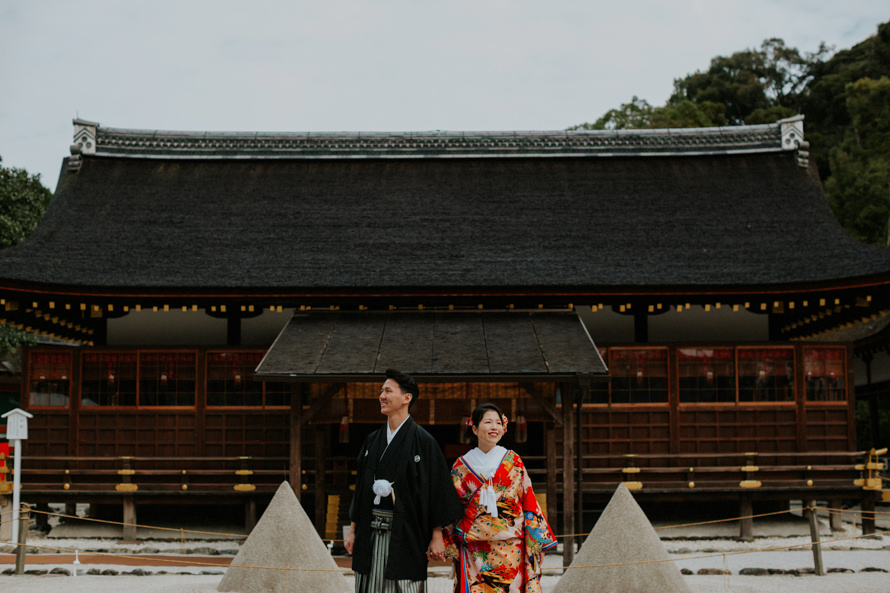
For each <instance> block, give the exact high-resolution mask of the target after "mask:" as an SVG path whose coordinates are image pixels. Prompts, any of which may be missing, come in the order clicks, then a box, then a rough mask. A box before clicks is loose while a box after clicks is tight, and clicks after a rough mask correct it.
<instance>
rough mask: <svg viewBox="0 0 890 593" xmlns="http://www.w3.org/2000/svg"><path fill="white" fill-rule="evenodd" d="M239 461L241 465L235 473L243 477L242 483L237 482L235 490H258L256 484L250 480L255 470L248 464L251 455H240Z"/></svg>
mask: <svg viewBox="0 0 890 593" xmlns="http://www.w3.org/2000/svg"><path fill="white" fill-rule="evenodd" d="M238 461H239V462H240V467H239V468H238V469H236V470H235V475H236V476H240V477H241V483H240V484H235V486H233V488H234V490H235V491H236V492H252V491H254V490H256V486H254V485H253V484H251V483H250V482H249V479H250V476H252V475H253V470H252V469H250V468H249V467H248V466H247V463H248V462H249V461H250V457H246V456H245V457H239V458H238Z"/></svg>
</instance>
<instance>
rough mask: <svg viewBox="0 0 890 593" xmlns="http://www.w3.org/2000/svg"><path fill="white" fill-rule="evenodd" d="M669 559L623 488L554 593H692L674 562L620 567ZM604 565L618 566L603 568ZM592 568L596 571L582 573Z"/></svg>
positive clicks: (638, 506) (623, 487)
mask: <svg viewBox="0 0 890 593" xmlns="http://www.w3.org/2000/svg"><path fill="white" fill-rule="evenodd" d="M667 558H668V553H667V551H666V550H665V549H664V545H663V544H662V543H661V540H660V539H659V538H658V534H656V533H655V529H653V528H652V524H651V523H649V519H647V518H646V515H645V513H643V509H641V508H640V505H638V504H637V501H636V500H634V497H633V495H631V493H630V492H629V491H628V489H627V487H626V486H625V485H624V484H620V485H619V486H618V488H617V489H616V490H615V493H614V494H613V495H612V500H610V501H609V504H608V505H607V506H606V509H605V510H604V511H603V514H602V515H601V516H600V518H599V520H598V521H597V522H596V525H594V527H593V531H591V532H590V535H588V536H587V539H586V540H584V544H583V545H582V546H581V549H580V550H578V555H577V556H575V561H574V562H572V565H571V566H570V567H569V568H568V569H566V571H565V573H564V574H563V575H562V577H560V579H559V582H558V583H557V584H556V587H554V589H553V593H580V592H581V591H585V592H586V591H610V592H612V593H652V592H653V591H665V592H668V591H669V592H671V593H691V590H690V589H689V586H688V585H687V584H686V581H685V580H684V579H683V575H681V574H680V569H678V568H677V566H676V565H675V564H674V563H673V562H656V563H652V564H624V565H621V563H627V562H644V561H647V560H650V561H651V560H666V559H667ZM604 564H606V565H608V564H618V566H600V565H604ZM594 565H596V568H580V567H582V566H594Z"/></svg>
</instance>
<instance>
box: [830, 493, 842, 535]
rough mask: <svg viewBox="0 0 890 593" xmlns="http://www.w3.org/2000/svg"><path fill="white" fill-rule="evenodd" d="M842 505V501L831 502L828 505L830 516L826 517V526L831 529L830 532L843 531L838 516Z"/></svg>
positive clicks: (840, 517)
mask: <svg viewBox="0 0 890 593" xmlns="http://www.w3.org/2000/svg"><path fill="white" fill-rule="evenodd" d="M843 504H844V502H843V501H842V500H832V501H831V502H830V503H829V506H830V507H831V514H830V515H829V516H828V517H829V519H828V524H829V526H830V527H831V531H832V532H836V531H843V529H844V524H843V517H842V516H841V514H840V510H841V506H842V505H843Z"/></svg>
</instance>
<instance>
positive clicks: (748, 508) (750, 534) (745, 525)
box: [739, 494, 754, 542]
mask: <svg viewBox="0 0 890 593" xmlns="http://www.w3.org/2000/svg"><path fill="white" fill-rule="evenodd" d="M753 514H754V503H753V502H752V500H751V495H750V494H742V497H741V499H740V500H739V517H741V518H740V519H739V539H740V540H742V541H743V542H753V541H754V518H753V517H752V516H751V515H753Z"/></svg>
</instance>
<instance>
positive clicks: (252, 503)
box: [244, 496, 256, 535]
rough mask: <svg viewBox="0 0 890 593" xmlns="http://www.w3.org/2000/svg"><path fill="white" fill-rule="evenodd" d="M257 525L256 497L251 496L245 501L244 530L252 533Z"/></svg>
mask: <svg viewBox="0 0 890 593" xmlns="http://www.w3.org/2000/svg"><path fill="white" fill-rule="evenodd" d="M254 527H256V498H254V497H253V496H251V497H249V498H248V499H247V501H246V502H245V503H244V530H245V531H246V532H247V533H248V535H249V534H250V532H251V531H253V528H254Z"/></svg>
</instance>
